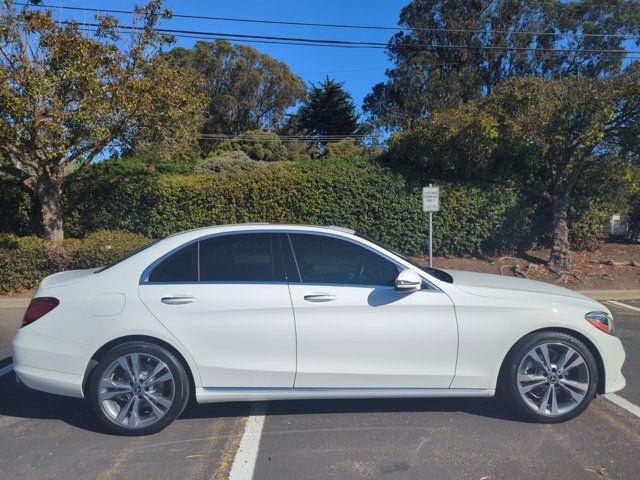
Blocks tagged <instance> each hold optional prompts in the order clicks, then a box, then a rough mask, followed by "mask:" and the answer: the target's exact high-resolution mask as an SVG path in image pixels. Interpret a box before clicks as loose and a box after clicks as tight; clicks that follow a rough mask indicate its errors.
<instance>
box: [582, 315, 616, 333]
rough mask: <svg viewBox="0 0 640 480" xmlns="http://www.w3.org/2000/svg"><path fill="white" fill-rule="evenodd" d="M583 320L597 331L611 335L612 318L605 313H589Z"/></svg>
mask: <svg viewBox="0 0 640 480" xmlns="http://www.w3.org/2000/svg"><path fill="white" fill-rule="evenodd" d="M584 318H585V320H586V321H587V322H589V323H590V324H591V325H593V326H594V327H596V328H597V329H599V330H602V331H603V332H605V333H610V334H613V317H612V316H611V315H610V314H608V313H607V312H589V313H587V314H586V315H585V316H584Z"/></svg>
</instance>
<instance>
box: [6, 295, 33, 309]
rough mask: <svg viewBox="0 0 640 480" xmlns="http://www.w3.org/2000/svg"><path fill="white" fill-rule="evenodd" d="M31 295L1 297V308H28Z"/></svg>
mask: <svg viewBox="0 0 640 480" xmlns="http://www.w3.org/2000/svg"><path fill="white" fill-rule="evenodd" d="M30 301H31V297H0V308H27V305H29V302H30Z"/></svg>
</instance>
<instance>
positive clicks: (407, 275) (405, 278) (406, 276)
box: [395, 268, 422, 292]
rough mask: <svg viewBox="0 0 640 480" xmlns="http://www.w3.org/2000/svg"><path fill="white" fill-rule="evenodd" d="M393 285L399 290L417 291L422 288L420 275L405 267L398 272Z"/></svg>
mask: <svg viewBox="0 0 640 480" xmlns="http://www.w3.org/2000/svg"><path fill="white" fill-rule="evenodd" d="M395 286H396V290H398V291H399V292H417V291H418V290H420V289H421V288H422V277H421V276H420V275H418V274H417V273H416V272H414V271H413V270H411V269H409V268H407V269H405V270H402V271H401V272H400V273H399V274H398V276H397V277H396V285H395Z"/></svg>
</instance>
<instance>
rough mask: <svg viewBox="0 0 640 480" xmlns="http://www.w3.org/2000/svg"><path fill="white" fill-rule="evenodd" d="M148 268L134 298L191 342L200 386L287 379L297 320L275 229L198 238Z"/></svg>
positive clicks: (278, 383)
mask: <svg viewBox="0 0 640 480" xmlns="http://www.w3.org/2000/svg"><path fill="white" fill-rule="evenodd" d="M148 270H149V273H148V276H147V278H143V279H142V281H141V284H140V287H139V291H140V298H141V299H142V301H143V302H144V304H145V305H146V306H147V307H148V308H149V310H151V312H152V313H153V314H154V315H155V316H156V317H157V318H158V320H159V321H160V322H161V323H162V324H163V325H164V326H165V327H166V328H167V329H168V330H169V331H170V332H171V333H172V334H173V335H174V336H175V337H176V338H177V339H178V340H179V341H180V342H181V343H182V344H183V345H184V346H185V347H186V348H187V349H188V350H189V352H190V353H191V355H192V356H193V357H194V359H195V361H196V363H197V364H198V368H199V370H200V375H201V378H202V384H203V386H204V387H209V388H220V387H223V388H229V387H288V388H291V387H293V381H294V376H295V365H296V339H295V325H294V318H293V309H292V306H291V299H290V296H289V291H288V288H287V283H286V278H285V272H284V266H283V262H282V250H281V246H280V239H279V236H278V234H275V233H235V234H224V235H217V236H213V237H210V238H204V239H201V240H199V241H196V242H193V243H190V244H189V245H186V246H183V247H182V248H180V249H177V250H176V251H174V252H172V253H171V254H169V255H168V256H166V258H163V259H161V261H159V262H157V265H154V266H153V267H152V268H151V269H148ZM143 277H144V276H143Z"/></svg>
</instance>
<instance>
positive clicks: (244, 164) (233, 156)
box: [195, 150, 268, 173]
mask: <svg viewBox="0 0 640 480" xmlns="http://www.w3.org/2000/svg"><path fill="white" fill-rule="evenodd" d="M265 165H268V162H264V161H260V160H252V159H251V158H249V157H248V156H247V154H246V153H244V152H243V151H241V150H231V151H229V152H220V153H218V154H217V155H215V156H214V157H210V158H206V159H204V160H203V161H202V163H201V164H200V165H199V166H198V167H196V169H195V172H196V173H239V172H246V171H249V170H254V169H256V168H261V167H264V166H265Z"/></svg>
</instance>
